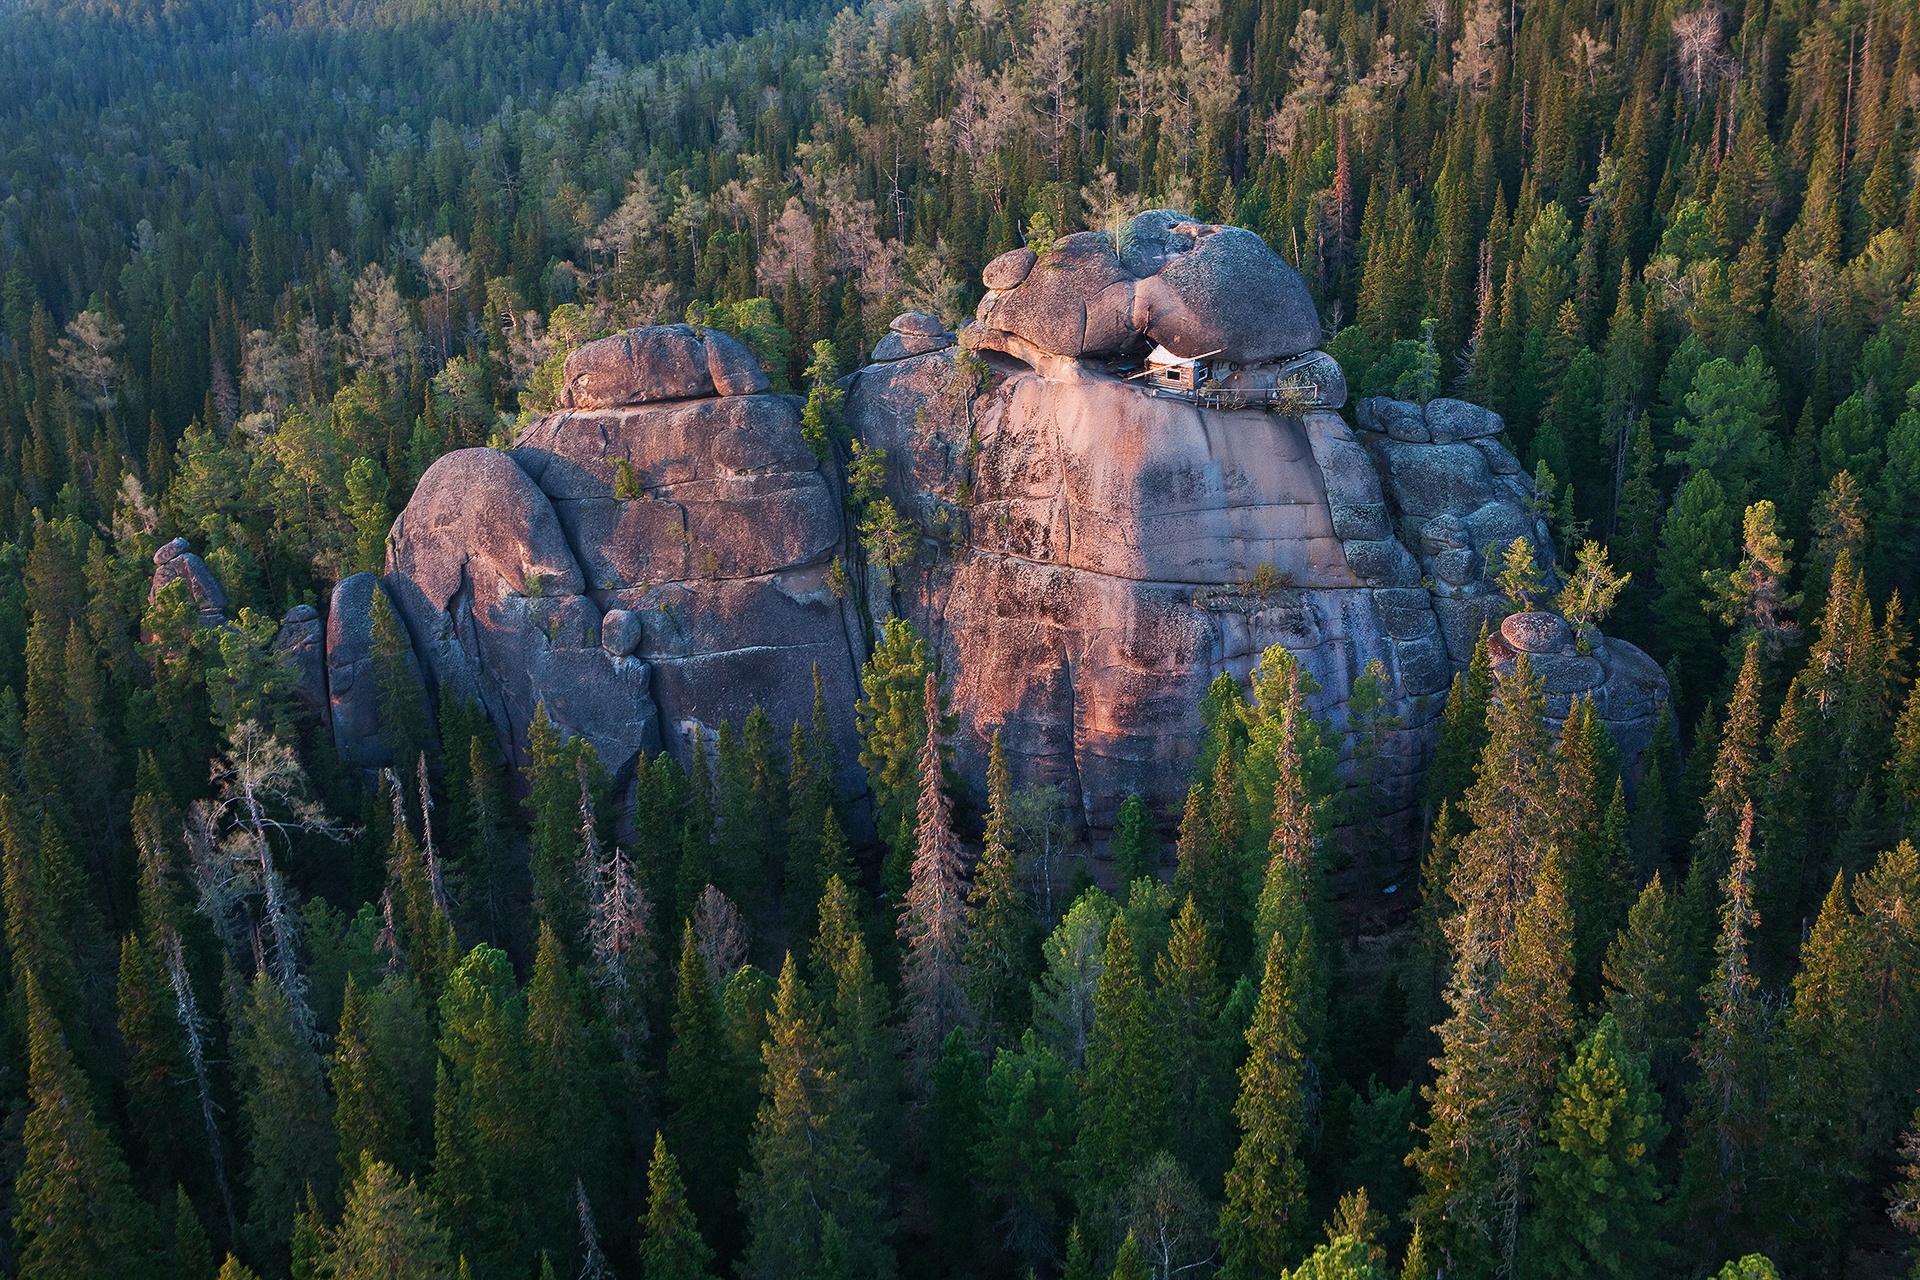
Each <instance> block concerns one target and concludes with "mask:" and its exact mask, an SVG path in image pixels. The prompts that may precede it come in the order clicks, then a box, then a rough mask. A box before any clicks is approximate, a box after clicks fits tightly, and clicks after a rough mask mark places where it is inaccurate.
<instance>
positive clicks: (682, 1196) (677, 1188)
mask: <svg viewBox="0 0 1920 1280" xmlns="http://www.w3.org/2000/svg"><path fill="white" fill-rule="evenodd" d="M642 1232H643V1234H642V1237H641V1243H640V1266H641V1268H642V1272H643V1274H644V1275H645V1276H646V1277H647V1280H710V1278H711V1274H712V1273H711V1272H710V1270H709V1268H710V1267H711V1265H712V1263H713V1250H711V1249H709V1248H708V1247H707V1244H706V1241H704V1240H702V1239H701V1238H700V1229H699V1224H698V1223H697V1222H696V1221H695V1220H694V1214H693V1206H692V1205H691V1204H690V1203H689V1202H688V1200H687V1189H686V1185H685V1184H684V1183H683V1182H681V1180H680V1163H679V1161H677V1160H675V1159H674V1158H673V1155H672V1153H671V1152H669V1151H668V1150H667V1139H666V1135H665V1134H661V1133H655V1134H654V1135H653V1156H652V1158H651V1159H650V1160H649V1161H648V1163H647V1215H646V1218H645V1220H644V1221H643V1223H642Z"/></svg>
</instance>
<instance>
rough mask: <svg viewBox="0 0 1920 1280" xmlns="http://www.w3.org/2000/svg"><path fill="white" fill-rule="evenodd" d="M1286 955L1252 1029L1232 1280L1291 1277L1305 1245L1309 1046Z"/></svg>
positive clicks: (1234, 1176) (1238, 1109) (1229, 1208)
mask: <svg viewBox="0 0 1920 1280" xmlns="http://www.w3.org/2000/svg"><path fill="white" fill-rule="evenodd" d="M1292 981H1293V972H1292V967H1291V965H1290V964H1289V963H1288V956H1287V953H1286V948H1285V947H1284V946H1279V945H1270V946H1269V947H1268V950H1267V963H1266V971H1265V973H1264V975H1263V976H1262V978H1261V982H1260V1003H1259V1005H1258V1006H1257V1007H1256V1009H1255V1011H1254V1016H1253V1024H1252V1025H1251V1026H1250V1027H1248V1028H1247V1035H1246V1039H1247V1050H1248V1052H1247V1060H1246V1064H1245V1065H1244V1066H1242V1067H1241V1068H1240V1096H1239V1098H1238V1100H1237V1101H1236V1102H1235V1103H1234V1107H1233V1115H1234V1120H1235V1121H1236V1122H1237V1124H1238V1127H1239V1130H1240V1146H1239V1149H1238V1151H1237V1152H1236V1153H1235V1155H1234V1158H1233V1167H1232V1168H1231V1169H1230V1170H1229V1171H1228V1173H1227V1196H1226V1203H1225V1204H1224V1205H1223V1206H1222V1207H1221V1210H1220V1230H1219V1235H1220V1248H1221V1253H1222V1256H1223V1263H1222V1274H1223V1275H1225V1276H1226V1277H1228V1280H1242V1278H1243V1277H1245V1278H1251V1277H1259V1276H1270V1275H1274V1274H1277V1273H1279V1272H1280V1271H1282V1270H1284V1269H1285V1268H1286V1266H1287V1265H1288V1264H1289V1263H1290V1262H1292V1260H1293V1259H1294V1258H1295V1257H1296V1256H1297V1255H1298V1254H1299V1252H1300V1249H1301V1247H1302V1246H1303V1245H1304V1243H1305V1240H1306V1228H1307V1221H1306V1215H1307V1189H1306V1166H1305V1163H1304V1161H1303V1159H1302V1153H1301V1148H1302V1145H1303V1144H1304V1142H1305V1140H1306V1136H1307V1116H1306V1096H1305V1090H1306V1085H1307V1073H1308V1071H1309V1069H1310V1068H1309V1065H1308V1062H1307V1055H1306V1046H1305V1044H1304V1043H1303V1041H1302V1037H1301V1032H1300V1025H1299V1021H1298V1017H1297V1014H1296V1012H1295V1009H1294V1003H1293V993H1292V990H1291V986H1292Z"/></svg>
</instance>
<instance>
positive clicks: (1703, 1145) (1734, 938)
mask: <svg viewBox="0 0 1920 1280" xmlns="http://www.w3.org/2000/svg"><path fill="white" fill-rule="evenodd" d="M1753 874H1754V871H1753V807H1752V805H1751V804H1749V805H1748V806H1747V807H1746V808H1745V809H1744V810H1743V811H1742V814H1741V819H1740V828H1739V833H1738V835H1737V836H1736V837H1735V840H1734V848H1733V857H1732V859H1731V861H1730V863H1729V865H1728V868H1727V878H1726V883H1725V885H1724V887H1723V889H1722V893H1721V905H1720V938H1719V941H1718V942H1717V943H1716V944H1715V947H1714V951H1715V955H1716V956H1717V957H1718V959H1717V962H1716V964H1715V966H1714V972H1713V975H1712V977H1711V978H1710V979H1709V980H1708V983H1707V985H1706V986H1705V987H1704V988H1703V989H1702V991H1701V999H1702V1000H1703V1001H1704V1003H1705V1005H1706V1022H1705V1025H1704V1026H1702V1028H1701V1030H1700V1037H1699V1041H1698V1043H1697V1045H1696V1046H1695V1049H1694V1058H1695V1060H1696V1062H1697V1063H1698V1064H1699V1069H1700V1074H1699V1076H1698V1078H1697V1080H1696V1082H1695V1084H1694V1087H1693V1099H1692V1101H1693V1106H1692V1110H1691V1112H1690V1115H1689V1129H1690V1132H1689V1134H1688V1139H1687V1151H1686V1160H1685V1164H1684V1167H1683V1171H1682V1180H1681V1196H1682V1198H1683V1201H1684V1202H1685V1204H1686V1205H1687V1206H1688V1212H1689V1213H1690V1214H1692V1215H1693V1218H1694V1221H1695V1222H1696V1223H1697V1224H1698V1225H1699V1226H1700V1227H1702V1228H1704V1229H1705V1232H1706V1234H1705V1235H1704V1236H1703V1238H1702V1239H1701V1241H1700V1243H1701V1244H1702V1245H1703V1246H1704V1247H1709V1248H1711V1247H1716V1246H1717V1247H1724V1246H1725V1245H1726V1244H1728V1243H1729V1242H1731V1241H1734V1240H1737V1239H1742V1238H1746V1237H1747V1235H1748V1233H1749V1232H1751V1230H1752V1229H1753V1223H1752V1218H1751V1215H1752V1213H1753V1210H1754V1208H1755V1205H1754V1176H1755V1174H1757V1172H1758V1170H1757V1169H1755V1168H1753V1162H1754V1161H1755V1159H1756V1158H1757V1156H1758V1153H1759V1152H1760V1150H1761V1148H1762V1144H1763V1143H1764V1142H1765V1139H1766V1123H1765V1122H1766V1115H1765V1110H1764V1100H1765V1097H1766V1056H1767V1046H1766V1035H1767V1025H1766V1024H1767V1016H1766V1010H1765V1007H1764V1005H1763V1003H1762V999H1761V994H1760V990H1759V982H1758V981H1757V980H1756V979H1755V978H1754V976H1753V966H1752V964H1751V962H1750V960H1749V958H1748V954H1747V953H1748V946H1749V940H1750V938H1751V937H1752V935H1753V931H1754V929H1755V928H1756V927H1757V926H1758V924H1759V915H1758V912H1756V911H1755V910H1754V905H1753Z"/></svg>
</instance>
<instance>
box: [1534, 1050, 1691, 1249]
mask: <svg viewBox="0 0 1920 1280" xmlns="http://www.w3.org/2000/svg"><path fill="white" fill-rule="evenodd" d="M1665 1136H1666V1124H1665V1123H1664V1122H1663V1121H1662V1120H1661V1118H1660V1100H1659V1097H1658V1095H1657V1094H1655V1093H1654V1091H1653V1087H1652V1085H1651V1084H1650V1083H1649V1082H1648V1080H1647V1075H1646V1066H1645V1064H1644V1062H1643V1061H1642V1060H1640V1059H1639V1058H1637V1057H1636V1056H1635V1055H1634V1054H1632V1053H1631V1052H1629V1051H1628V1050H1627V1049H1626V1047H1625V1046H1624V1044H1623V1043H1622V1041H1621V1035H1620V1027H1619V1024H1618V1023H1616V1022H1615V1021H1614V1020H1613V1018H1612V1017H1611V1016H1603V1017H1602V1018H1601V1019H1600V1023H1599V1025H1598V1026H1597V1027H1595V1028H1594V1031H1593V1034H1592V1035H1591V1036H1589V1037H1587V1039H1586V1040H1585V1041H1584V1042H1583V1043H1582V1044H1581V1045H1580V1047H1579V1048H1578V1049H1577V1050H1575V1051H1574V1056H1573V1061H1572V1062H1571V1063H1570V1064H1569V1065H1568V1066H1567V1067H1566V1069H1565V1070H1564V1071H1562V1072H1561V1077H1560V1094H1559V1097H1558V1099H1557V1100H1556V1101H1555V1103H1554V1108H1553V1115H1552V1118H1551V1120H1549V1122H1548V1129H1547V1145H1546V1147H1544V1148H1543V1150H1542V1151H1541V1155H1540V1161H1539V1164H1538V1166H1537V1167H1536V1169H1535V1171H1534V1207H1533V1214H1532V1216H1531V1217H1530V1218H1529V1219H1528V1228H1529V1242H1528V1244H1527V1253H1528V1256H1529V1258H1530V1260H1531V1261H1530V1269H1532V1270H1534V1271H1536V1272H1537V1274H1539V1275H1542V1276H1586V1275H1606V1276H1620V1277H1626V1276H1636V1275H1645V1274H1646V1271H1647V1268H1648V1267H1649V1265H1650V1264H1651V1262H1652V1261H1653V1258H1654V1245H1655V1244H1656V1242H1657V1241H1658V1240H1659V1234H1660V1233H1659V1228H1660V1225H1661V1224H1660V1222H1659V1218H1658V1213H1659V1202H1660V1196H1661V1192H1660V1185H1659V1182H1660V1178H1659V1171H1658V1168H1657V1167H1656V1165H1655V1162H1654V1156H1655V1154H1656V1153H1657V1152H1658V1150H1659V1148H1660V1143H1661V1141H1662V1139H1663V1138H1664V1137H1665Z"/></svg>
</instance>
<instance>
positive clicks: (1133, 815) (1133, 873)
mask: <svg viewBox="0 0 1920 1280" xmlns="http://www.w3.org/2000/svg"><path fill="white" fill-rule="evenodd" d="M994 737H995V739H996V740H997V739H998V738H999V734H998V733H997V732H996V733H995V734H994ZM1112 847H1113V874H1114V876H1115V878H1117V879H1118V880H1119V881H1120V883H1121V884H1123V885H1128V884H1132V883H1133V882H1134V881H1135V880H1138V879H1141V878H1142V877H1145V876H1155V875H1158V874H1159V872H1160V837H1159V835H1158V833H1156V832H1155V831H1154V829H1153V818H1152V816H1151V815H1150V814H1148V812H1147V806H1146V803H1145V802H1144V801H1143V800H1141V799H1140V796H1139V793H1137V792H1133V793H1129V794H1128V796H1127V798H1126V799H1125V800H1122V801H1121V802H1120V814H1119V817H1118V818H1117V819H1116V820H1115V822H1114V826H1113V841H1112Z"/></svg>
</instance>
